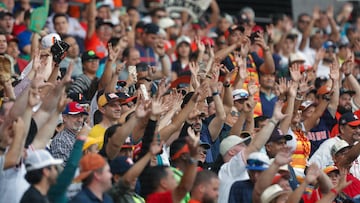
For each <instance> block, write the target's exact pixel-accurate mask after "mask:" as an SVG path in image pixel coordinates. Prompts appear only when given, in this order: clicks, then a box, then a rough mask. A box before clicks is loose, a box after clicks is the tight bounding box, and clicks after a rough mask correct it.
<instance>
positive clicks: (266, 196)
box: [260, 184, 289, 203]
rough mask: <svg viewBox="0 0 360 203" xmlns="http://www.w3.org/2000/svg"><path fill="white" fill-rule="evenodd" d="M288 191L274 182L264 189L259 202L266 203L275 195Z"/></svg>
mask: <svg viewBox="0 0 360 203" xmlns="http://www.w3.org/2000/svg"><path fill="white" fill-rule="evenodd" d="M285 193H289V192H288V191H284V190H283V189H282V188H281V187H280V185H278V184H274V185H271V186H269V187H268V188H266V189H265V191H264V192H263V193H262V194H261V197H260V198H261V203H268V202H271V201H272V200H274V199H275V198H276V197H278V196H280V195H282V194H285Z"/></svg>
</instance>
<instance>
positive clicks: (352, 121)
mask: <svg viewBox="0 0 360 203" xmlns="http://www.w3.org/2000/svg"><path fill="white" fill-rule="evenodd" d="M339 125H350V126H360V120H359V118H358V117H357V116H356V115H355V114H353V113H352V112H347V113H344V114H343V115H341V117H340V120H339Z"/></svg>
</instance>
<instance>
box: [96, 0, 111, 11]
mask: <svg viewBox="0 0 360 203" xmlns="http://www.w3.org/2000/svg"><path fill="white" fill-rule="evenodd" d="M101 7H109V8H110V9H113V8H114V4H113V1H106V0H105V1H100V2H97V3H96V9H99V8H101Z"/></svg>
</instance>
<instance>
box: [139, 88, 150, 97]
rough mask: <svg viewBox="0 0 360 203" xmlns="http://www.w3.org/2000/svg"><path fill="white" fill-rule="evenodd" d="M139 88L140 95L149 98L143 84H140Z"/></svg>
mask: <svg viewBox="0 0 360 203" xmlns="http://www.w3.org/2000/svg"><path fill="white" fill-rule="evenodd" d="M140 90H141V93H142V95H143V96H144V99H145V100H149V99H150V97H149V94H148V92H147V90H146V87H145V85H144V84H140Z"/></svg>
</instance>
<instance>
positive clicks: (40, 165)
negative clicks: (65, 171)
mask: <svg viewBox="0 0 360 203" xmlns="http://www.w3.org/2000/svg"><path fill="white" fill-rule="evenodd" d="M61 163H63V160H61V159H54V158H53V157H52V156H51V154H50V153H49V152H48V151H46V150H44V149H40V150H36V151H34V152H32V153H30V155H29V156H28V157H27V158H26V160H25V164H26V170H27V173H26V175H25V179H26V180H27V181H28V182H29V183H30V184H31V186H30V188H29V189H28V190H27V191H26V192H25V193H24V195H23V197H22V198H21V201H20V202H21V203H27V202H38V203H46V202H49V199H48V197H47V192H48V190H49V188H50V186H51V185H53V184H55V183H56V178H57V176H58V170H57V168H56V166H57V165H59V164H61Z"/></svg>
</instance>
